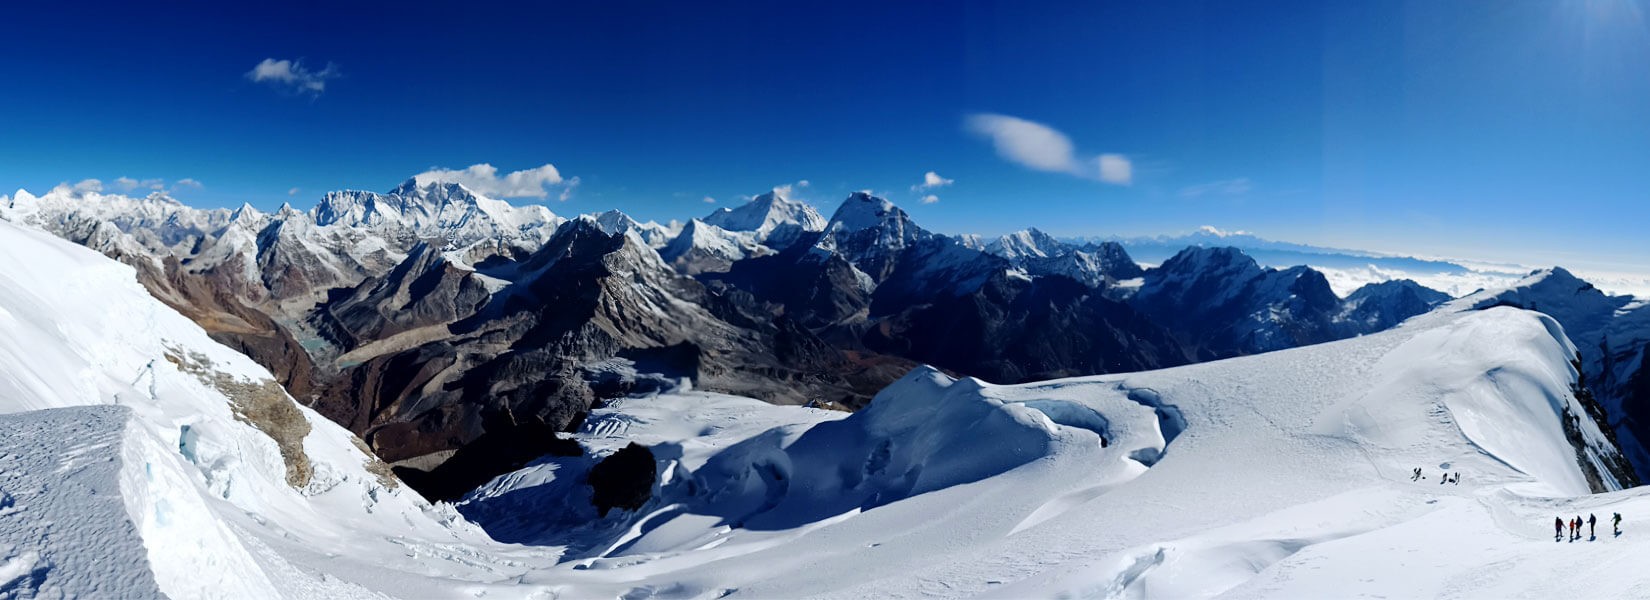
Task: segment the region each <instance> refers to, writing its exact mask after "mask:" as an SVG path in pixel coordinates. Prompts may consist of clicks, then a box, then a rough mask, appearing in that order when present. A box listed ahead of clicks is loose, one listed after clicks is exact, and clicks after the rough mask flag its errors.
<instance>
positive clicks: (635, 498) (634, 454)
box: [585, 442, 659, 517]
mask: <svg viewBox="0 0 1650 600" xmlns="http://www.w3.org/2000/svg"><path fill="white" fill-rule="evenodd" d="M658 478H659V473H658V465H657V464H656V463H655V462H654V459H653V451H652V450H648V449H647V446H643V445H641V444H637V443H635V442H631V443H630V444H629V445H626V446H625V447H623V448H620V449H619V451H618V452H614V453H613V454H612V455H609V456H608V457H607V458H604V459H602V460H601V462H598V463H596V465H595V466H593V467H591V468H590V473H589V474H588V475H587V476H586V478H585V481H586V482H587V483H589V484H590V491H591V493H590V502H591V503H592V504H595V505H596V510H597V511H598V512H599V514H600V515H601V516H603V517H605V516H607V512H608V511H610V510H613V509H615V508H618V509H623V510H636V509H639V508H641V507H642V506H643V505H645V504H647V501H648V500H650V499H652V498H653V485H654V483H655V482H657V481H658Z"/></svg>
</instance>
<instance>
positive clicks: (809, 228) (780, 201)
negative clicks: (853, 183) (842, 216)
mask: <svg viewBox="0 0 1650 600" xmlns="http://www.w3.org/2000/svg"><path fill="white" fill-rule="evenodd" d="M787 194H788V192H786V191H785V190H778V189H776V190H773V191H771V192H767V193H765V194H761V195H758V196H757V197H755V198H752V199H751V201H750V202H747V203H745V204H742V205H740V206H738V207H735V208H719V209H716V211H715V212H712V213H711V214H709V215H707V216H706V217H705V218H704V222H706V223H709V224H711V225H715V226H717V227H720V228H722V229H725V230H727V231H741V232H747V233H750V234H751V235H752V236H753V238H754V240H755V241H756V242H757V243H759V244H762V245H764V246H767V247H769V248H773V249H774V250H784V249H785V248H787V247H789V246H790V245H791V244H793V243H795V242H796V241H797V240H798V239H801V238H802V237H803V236H804V235H805V234H808V233H813V232H817V231H821V230H824V229H825V225H826V221H825V217H823V216H820V214H819V211H816V210H814V207H812V206H809V205H808V203H806V202H802V201H800V200H792V199H790V198H789V197H788V196H787Z"/></svg>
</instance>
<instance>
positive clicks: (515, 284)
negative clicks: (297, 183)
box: [316, 220, 884, 488]
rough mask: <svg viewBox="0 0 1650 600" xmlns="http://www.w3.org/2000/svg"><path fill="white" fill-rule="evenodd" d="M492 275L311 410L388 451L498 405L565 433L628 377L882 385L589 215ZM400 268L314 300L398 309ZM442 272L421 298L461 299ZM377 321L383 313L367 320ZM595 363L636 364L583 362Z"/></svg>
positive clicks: (803, 390) (713, 385)
mask: <svg viewBox="0 0 1650 600" xmlns="http://www.w3.org/2000/svg"><path fill="white" fill-rule="evenodd" d="M415 258H416V257H414V258H409V261H413V260H414V259H415ZM415 271H416V270H413V271H409V272H415ZM399 272H400V270H399V269H398V270H397V273H399ZM426 272H432V271H426ZM433 272H441V273H446V272H447V271H445V270H442V271H433ZM496 272H499V273H501V274H503V273H508V274H509V276H510V277H511V280H510V283H509V285H508V286H506V287H505V288H503V289H501V290H500V291H499V292H498V293H496V294H492V295H489V296H487V297H486V300H485V302H482V303H479V306H476V307H474V308H473V309H466V311H465V312H468V313H469V316H467V317H464V318H462V319H459V320H457V321H455V322H452V323H450V324H447V325H445V326H444V327H445V328H444V329H441V328H435V329H426V330H425V332H424V333H425V335H431V336H434V337H433V338H431V339H429V340H415V341H416V342H417V343H416V345H413V346H411V347H408V348H406V349H401V350H395V349H393V348H392V349H390V350H389V351H386V352H385V353H382V354H378V355H373V356H364V355H362V356H356V357H355V358H357V359H359V360H360V361H361V362H359V363H357V364H352V365H348V366H342V367H341V371H340V373H339V377H338V378H337V384H335V385H334V386H332V387H330V388H329V390H328V391H329V393H328V394H327V396H328V397H327V398H325V399H323V401H322V402H320V403H318V404H317V405H316V408H317V410H322V411H323V412H324V413H325V414H328V415H329V417H331V418H333V419H335V420H337V421H339V422H340V423H344V424H346V425H347V426H348V427H350V428H351V429H354V430H356V431H358V432H361V433H362V434H363V437H365V438H366V439H367V440H368V441H369V442H370V443H371V444H372V445H373V447H374V448H375V449H376V450H377V451H378V452H379V454H380V455H381V456H383V457H384V458H385V459H386V460H391V461H397V460H404V459H408V458H413V457H417V456H421V455H424V454H429V453H432V452H438V451H443V450H452V449H456V448H462V447H465V446H467V445H469V444H471V443H474V441H475V440H477V439H479V438H480V437H482V436H483V435H485V434H486V433H487V432H488V426H489V425H488V423H489V422H490V421H489V417H488V415H489V414H491V413H503V414H510V415H515V416H516V417H517V418H520V419H527V420H532V421H535V422H542V423H545V424H546V425H547V426H549V427H550V428H552V429H555V430H566V429H569V428H570V427H573V426H576V424H577V423H578V422H579V421H581V420H582V418H583V415H585V414H586V413H587V412H588V411H589V410H590V407H591V406H592V405H593V404H594V403H595V402H597V401H599V400H600V399H602V398H604V397H613V396H614V395H621V394H623V393H628V392H629V391H631V390H634V389H636V386H637V385H640V383H639V382H638V380H637V379H636V377H635V374H637V373H653V374H657V376H655V377H658V376H662V377H666V378H670V377H675V378H686V379H689V380H692V381H694V382H695V385H697V386H699V387H702V388H706V389H713V390H720V391H726V392H731V393H739V394H744V395H749V396H752V397H757V398H764V399H767V400H770V401H775V402H781V403H792V404H802V403H805V402H808V401H811V400H817V399H828V400H832V401H838V400H842V401H852V400H855V399H858V398H869V396H870V395H871V394H872V393H873V392H874V391H875V388H873V387H870V386H868V385H865V384H862V383H856V381H855V380H852V379H850V378H849V376H847V375H844V373H853V372H854V371H855V369H854V366H853V365H852V364H851V362H850V360H849V358H848V357H846V356H844V355H843V354H842V353H841V352H840V351H838V350H837V349H835V348H833V347H831V346H830V345H828V344H825V343H823V342H822V341H820V340H819V339H818V338H817V337H816V336H815V335H814V334H813V333H812V332H810V331H808V330H807V329H805V328H801V327H798V326H796V325H795V324H793V323H792V322H791V321H789V320H788V319H787V318H785V317H784V316H783V315H778V316H776V315H774V314H773V313H772V312H770V311H768V310H767V308H766V307H765V306H759V305H758V304H757V303H756V302H755V301H754V300H753V299H752V298H750V297H749V295H748V294H739V293H729V292H728V291H727V290H722V291H721V292H718V291H715V290H710V289H707V288H706V287H705V286H704V285H702V284H700V283H698V282H696V281H694V280H692V279H689V278H686V277H682V276H680V275H677V274H676V273H675V272H674V271H672V270H671V269H670V268H669V267H668V266H666V265H665V264H664V263H663V262H662V261H661V260H660V258H659V256H658V255H657V254H656V253H654V252H653V251H652V250H650V249H648V248H646V247H645V246H640V245H639V244H637V243H636V241H635V239H634V238H632V237H629V236H626V235H623V234H620V235H609V234H607V233H604V232H603V231H602V230H601V229H600V228H599V227H597V226H596V225H595V224H594V222H591V221H585V220H575V221H571V222H569V223H567V224H565V225H563V226H562V228H561V230H560V231H558V233H557V234H556V235H555V236H553V237H552V238H551V239H550V241H549V242H548V243H547V244H546V245H545V246H544V247H543V248H541V249H540V250H539V251H537V252H534V253H533V254H531V255H529V256H528V257H526V258H525V259H524V260H522V261H521V262H519V263H516V264H514V265H513V266H511V267H510V268H502V267H501V268H499V269H498V270H497V271H496ZM393 275H394V273H392V276H391V277H386V278H384V279H382V280H369V281H368V282H366V283H364V284H363V285H362V286H359V287H358V288H356V290H355V292H353V293H351V294H350V295H348V296H347V297H346V298H347V299H349V300H351V301H352V302H348V303H346V302H337V303H328V304H326V305H323V307H322V310H323V311H326V310H333V309H335V308H337V307H347V308H346V309H347V310H348V311H350V312H349V313H348V314H356V315H361V314H365V315H369V316H370V315H373V314H382V315H391V314H395V313H396V312H397V310H396V307H397V306H398V305H400V298H401V297H403V294H402V293H401V292H399V291H395V292H394V293H383V292H385V291H386V290H408V291H409V292H410V291H411V290H413V289H414V288H416V287H417V285H416V283H411V284H394V285H392V284H391V282H394V281H398V280H399V281H405V280H406V279H408V278H407V277H401V278H399V279H397V278H396V277H394V276H393ZM425 277H428V275H426V276H425ZM416 279H418V278H414V280H415V281H416ZM438 281H444V282H453V283H451V284H444V285H432V286H427V287H425V288H423V289H424V290H425V293H424V294H423V295H421V296H420V295H416V294H414V295H413V297H415V298H416V302H418V303H423V304H426V305H431V306H438V307H443V308H446V307H453V306H463V305H464V304H465V303H464V302H460V301H459V300H462V299H465V298H466V297H467V296H468V295H469V294H471V290H472V289H474V288H471V287H467V286H465V285H462V284H459V283H457V282H456V281H455V280H454V279H452V278H449V277H443V278H441V279H438ZM403 314H404V313H403ZM435 314H438V315H440V316H441V317H442V318H445V317H446V316H448V315H450V314H454V313H450V312H440V311H438V312H437V313H435ZM338 320H339V321H344V319H338ZM383 321H392V319H390V318H386V319H379V320H374V319H372V318H366V319H363V320H362V321H361V322H362V323H366V324H372V323H378V322H383ZM426 327H427V328H428V327H429V326H426ZM352 330H353V331H364V332H368V333H367V334H365V335H362V336H361V337H358V338H356V339H358V340H371V339H373V337H372V336H373V335H382V334H383V333H384V332H385V331H388V330H385V329H367V328H362V327H354V328H353V329H352ZM432 332H433V333H432ZM615 361H616V362H615ZM598 364H611V365H615V366H614V368H617V369H619V370H620V371H624V372H628V373H631V375H615V372H614V371H612V370H611V369H609V370H602V369H594V368H592V365H598ZM876 383H884V382H876ZM647 385H657V384H647ZM862 386H863V387H862ZM412 485H413V486H414V487H415V488H417V487H418V485H419V484H417V483H413V484H412Z"/></svg>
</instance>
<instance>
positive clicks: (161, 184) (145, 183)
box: [115, 177, 166, 192]
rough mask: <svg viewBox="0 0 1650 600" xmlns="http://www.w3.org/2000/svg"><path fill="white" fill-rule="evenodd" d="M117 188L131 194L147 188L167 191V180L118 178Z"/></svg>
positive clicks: (116, 179)
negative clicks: (133, 191) (136, 190)
mask: <svg viewBox="0 0 1650 600" xmlns="http://www.w3.org/2000/svg"><path fill="white" fill-rule="evenodd" d="M115 187H116V188H119V189H120V191H123V192H130V191H132V190H135V189H138V188H147V189H151V190H163V189H166V180H164V179H133V178H131V177H116V178H115Z"/></svg>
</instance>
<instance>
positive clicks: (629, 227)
mask: <svg viewBox="0 0 1650 600" xmlns="http://www.w3.org/2000/svg"><path fill="white" fill-rule="evenodd" d="M596 225H597V226H599V227H601V229H602V231H605V232H607V233H608V234H609V235H619V234H624V233H634V234H635V235H637V236H640V237H641V238H642V241H643V242H646V243H647V245H648V246H651V247H653V248H659V247H662V246H664V245H665V244H666V243H669V242H670V240H672V239H675V237H676V234H677V233H678V232H679V231H680V230H681V229H682V225H681V224H680V223H679V222H677V221H671V222H670V224H669V225H660V224H658V223H656V222H653V221H648V222H646V223H642V222H640V221H637V220H636V219H633V218H631V217H630V215H627V214H624V212H622V211H619V210H609V211H607V212H604V213H601V214H598V215H596Z"/></svg>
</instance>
